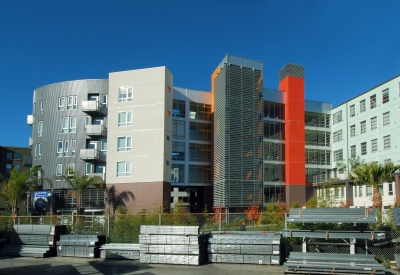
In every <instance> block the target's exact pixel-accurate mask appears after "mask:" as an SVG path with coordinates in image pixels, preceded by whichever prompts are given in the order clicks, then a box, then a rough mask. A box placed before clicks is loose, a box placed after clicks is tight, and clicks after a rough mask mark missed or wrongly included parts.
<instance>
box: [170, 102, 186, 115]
mask: <svg viewBox="0 0 400 275" xmlns="http://www.w3.org/2000/svg"><path fill="white" fill-rule="evenodd" d="M172 116H175V117H185V101H184V100H178V99H174V100H173V102H172Z"/></svg>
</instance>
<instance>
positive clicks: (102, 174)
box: [88, 173, 106, 182]
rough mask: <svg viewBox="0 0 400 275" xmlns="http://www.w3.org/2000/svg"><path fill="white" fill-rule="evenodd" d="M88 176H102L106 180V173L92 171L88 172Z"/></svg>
mask: <svg viewBox="0 0 400 275" xmlns="http://www.w3.org/2000/svg"><path fill="white" fill-rule="evenodd" d="M88 177H100V178H101V179H102V180H103V182H105V180H106V173H90V174H88Z"/></svg>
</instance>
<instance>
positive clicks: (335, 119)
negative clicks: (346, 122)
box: [333, 110, 342, 124]
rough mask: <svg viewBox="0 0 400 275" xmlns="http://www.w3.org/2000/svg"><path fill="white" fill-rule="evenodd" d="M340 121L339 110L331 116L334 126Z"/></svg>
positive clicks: (340, 114) (340, 113)
mask: <svg viewBox="0 0 400 275" xmlns="http://www.w3.org/2000/svg"><path fill="white" fill-rule="evenodd" d="M341 121H342V111H341V110H340V111H338V112H336V113H334V114H333V124H336V123H338V122H341Z"/></svg>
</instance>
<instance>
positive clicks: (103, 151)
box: [100, 138, 107, 156]
mask: <svg viewBox="0 0 400 275" xmlns="http://www.w3.org/2000/svg"><path fill="white" fill-rule="evenodd" d="M100 154H101V155H103V156H105V155H107V139H106V138H102V139H101V140H100Z"/></svg>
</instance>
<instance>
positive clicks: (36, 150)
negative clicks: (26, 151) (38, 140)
mask: <svg viewBox="0 0 400 275" xmlns="http://www.w3.org/2000/svg"><path fill="white" fill-rule="evenodd" d="M37 147H38V145H37V144H35V159H37V153H38V148H37Z"/></svg>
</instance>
